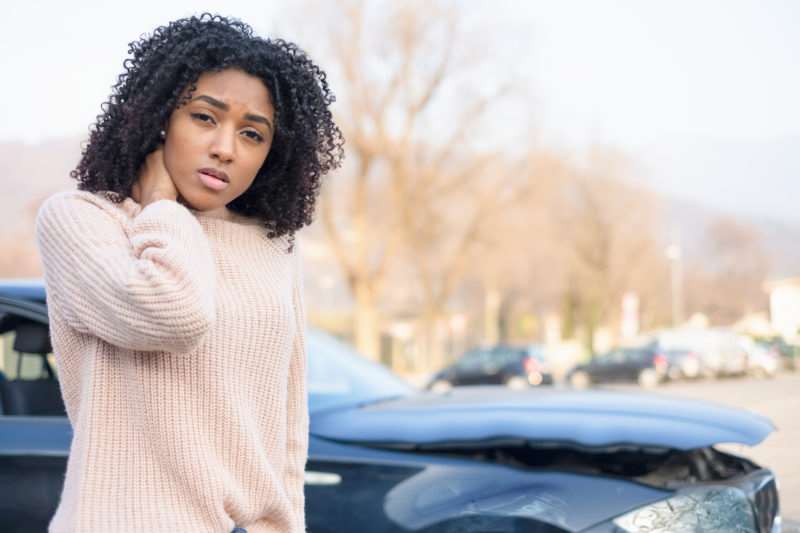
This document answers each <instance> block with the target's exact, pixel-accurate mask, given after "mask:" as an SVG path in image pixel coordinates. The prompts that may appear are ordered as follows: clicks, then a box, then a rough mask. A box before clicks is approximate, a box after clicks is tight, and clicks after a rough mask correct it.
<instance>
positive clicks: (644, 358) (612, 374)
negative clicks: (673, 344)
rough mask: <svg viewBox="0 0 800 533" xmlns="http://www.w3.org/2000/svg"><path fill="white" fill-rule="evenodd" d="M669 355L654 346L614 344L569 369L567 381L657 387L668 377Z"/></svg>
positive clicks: (577, 385) (584, 385) (578, 384)
mask: <svg viewBox="0 0 800 533" xmlns="http://www.w3.org/2000/svg"><path fill="white" fill-rule="evenodd" d="M668 365H669V362H668V360H667V357H666V356H665V355H664V354H663V353H661V352H659V351H658V350H655V349H654V348H653V347H651V346H642V347H635V348H615V349H613V350H610V351H608V352H606V353H603V354H600V355H596V356H594V357H592V359H591V360H590V361H589V362H588V363H585V364H580V365H577V366H575V367H574V368H573V369H572V370H570V371H569V372H568V373H567V383H569V384H570V385H572V386H573V387H574V388H577V389H585V388H587V387H589V386H590V385H591V384H593V383H614V382H633V383H639V385H641V386H642V387H646V388H650V387H655V386H656V385H658V384H659V383H661V382H662V381H664V380H665V379H666V377H667V368H668Z"/></svg>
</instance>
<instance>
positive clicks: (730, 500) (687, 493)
mask: <svg viewBox="0 0 800 533" xmlns="http://www.w3.org/2000/svg"><path fill="white" fill-rule="evenodd" d="M613 523H614V525H615V526H617V529H616V530H615V531H618V532H620V533H621V532H623V531H624V532H630V533H644V532H647V533H693V532H696V531H708V532H720V533H722V532H725V533H758V531H759V530H758V528H757V526H756V517H755V515H754V513H753V507H752V505H751V504H750V500H749V499H748V498H747V495H746V494H745V493H744V491H742V490H741V489H738V488H736V487H725V486H705V487H702V488H696V489H695V488H692V489H686V490H683V491H680V492H679V493H677V494H676V495H675V496H673V497H671V498H669V499H667V500H662V501H659V502H655V503H653V504H650V505H648V506H646V507H642V508H640V509H636V510H635V511H631V512H629V513H627V514H624V515H622V516H620V517H618V518H616V519H614V521H613Z"/></svg>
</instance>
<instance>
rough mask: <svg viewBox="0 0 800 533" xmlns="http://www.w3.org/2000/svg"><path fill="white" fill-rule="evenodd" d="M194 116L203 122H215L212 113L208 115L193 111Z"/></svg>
mask: <svg viewBox="0 0 800 533" xmlns="http://www.w3.org/2000/svg"><path fill="white" fill-rule="evenodd" d="M192 118H194V119H197V120H200V121H202V122H208V123H209V124H214V118H213V117H212V116H211V115H206V114H205V113H192Z"/></svg>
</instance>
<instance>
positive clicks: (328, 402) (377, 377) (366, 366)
mask: <svg viewBox="0 0 800 533" xmlns="http://www.w3.org/2000/svg"><path fill="white" fill-rule="evenodd" d="M307 351H308V393H309V409H310V410H312V411H313V410H317V409H323V408H326V407H331V406H335V405H346V404H352V403H360V402H371V401H377V400H380V399H382V398H390V397H397V396H405V395H408V394H411V393H412V392H413V390H414V389H413V387H411V385H409V384H408V383H406V382H405V381H403V380H402V379H400V378H399V377H398V376H396V375H394V374H393V373H392V372H391V371H389V370H388V369H387V368H386V367H384V366H382V365H380V364H378V363H375V362H373V361H370V360H368V359H366V358H365V357H364V356H362V355H360V354H358V353H357V352H356V351H355V350H354V349H353V348H352V347H350V346H349V345H348V344H346V343H344V342H342V341H340V340H338V339H337V338H336V337H333V336H332V335H328V334H327V333H323V332H321V331H319V330H313V329H312V330H309V331H308V337H307Z"/></svg>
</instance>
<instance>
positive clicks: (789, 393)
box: [610, 372, 800, 533]
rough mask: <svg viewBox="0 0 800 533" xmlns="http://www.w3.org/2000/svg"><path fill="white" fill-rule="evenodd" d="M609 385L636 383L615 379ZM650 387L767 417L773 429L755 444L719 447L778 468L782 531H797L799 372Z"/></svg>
mask: <svg viewBox="0 0 800 533" xmlns="http://www.w3.org/2000/svg"><path fill="white" fill-rule="evenodd" d="M610 388H614V389H622V390H626V389H633V388H636V387H635V386H633V385H631V386H628V385H615V386H613V387H610ZM654 392H656V393H658V394H667V395H671V396H679V397H684V398H694V399H698V400H706V401H711V402H716V403H719V404H723V405H729V406H733V407H738V408H742V409H747V410H749V411H752V412H754V413H758V414H760V415H763V416H766V417H767V418H769V419H770V420H772V422H773V423H774V424H775V426H777V428H778V430H777V431H776V432H774V433H773V434H772V435H770V436H769V437H767V439H766V440H764V442H762V443H761V444H759V445H758V446H755V447H753V448H749V447H747V446H725V447H724V448H723V449H724V450H725V451H729V452H734V453H738V454H740V455H744V456H746V457H749V458H751V459H752V460H754V461H755V462H756V463H758V464H760V465H762V466H766V467H769V468H771V469H772V470H773V471H774V472H775V473H776V474H777V476H778V487H779V493H780V500H781V509H782V513H781V514H782V515H783V517H784V519H787V522H788V523H787V524H786V525H785V527H784V533H789V532H792V533H794V532H795V531H797V532H800V525H798V524H799V523H800V453H799V452H800V373H798V372H795V373H790V374H789V373H787V374H781V375H779V376H777V377H775V378H774V379H764V380H761V379H755V378H747V379H745V378H740V379H735V378H731V379H724V380H709V381H700V382H676V383H669V384H666V385H664V386H662V387H658V388H656V389H654Z"/></svg>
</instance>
